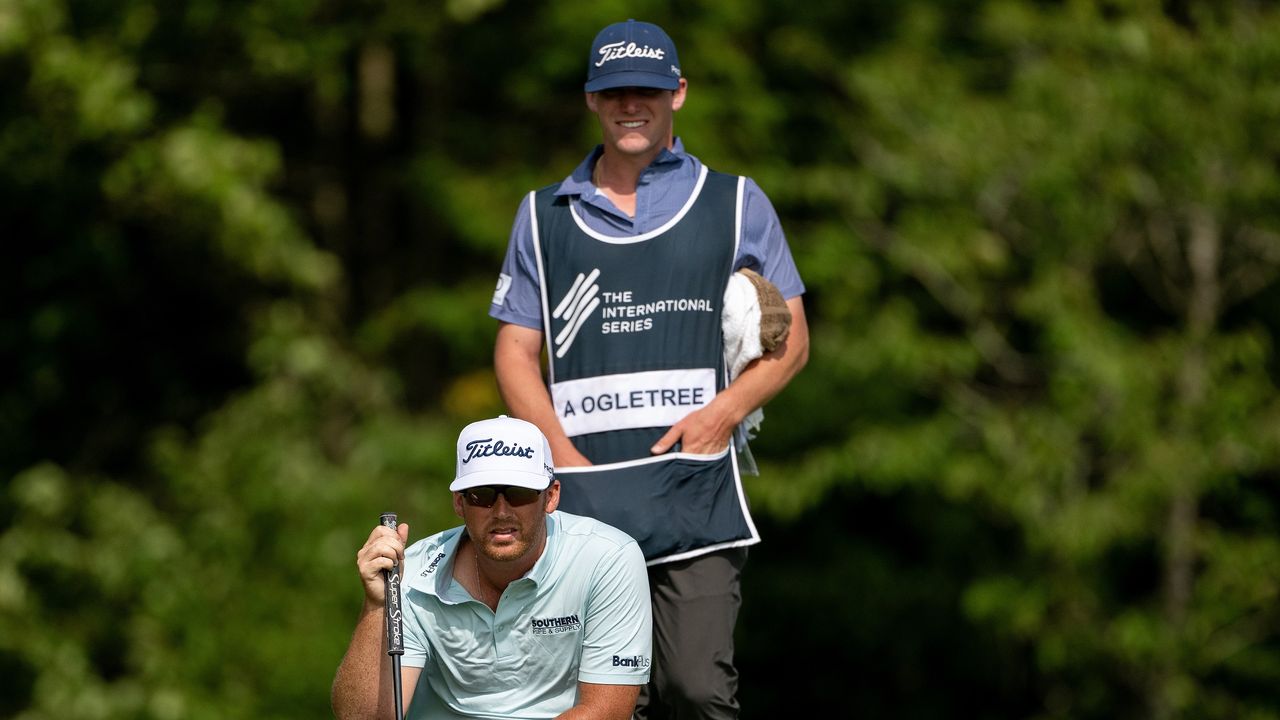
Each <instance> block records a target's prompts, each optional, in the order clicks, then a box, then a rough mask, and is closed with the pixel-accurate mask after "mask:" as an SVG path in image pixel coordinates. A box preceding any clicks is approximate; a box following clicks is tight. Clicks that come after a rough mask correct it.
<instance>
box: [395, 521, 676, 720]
mask: <svg viewBox="0 0 1280 720" xmlns="http://www.w3.org/2000/svg"><path fill="white" fill-rule="evenodd" d="M462 533H463V528H462V527H456V528H453V529H451V530H446V531H444V532H442V533H439V534H436V535H433V536H431V537H429V538H426V539H423V540H419V541H418V542H416V543H414V544H413V545H411V546H410V547H409V548H408V549H407V550H406V551H405V561H404V572H403V575H402V577H403V578H404V580H403V582H404V585H403V587H404V657H403V658H402V659H401V663H402V664H403V665H405V666H406V667H421V668H422V675H421V676H420V677H419V680H418V685H417V687H416V688H415V689H414V693H413V703H412V705H410V707H409V713H408V717H409V720H420V719H432V720H434V719H435V718H459V717H462V718H551V717H555V716H556V715H558V714H560V713H562V712H564V711H565V710H568V709H569V708H570V707H572V706H573V704H574V702H575V701H576V699H577V694H578V683H579V682H588V683H600V684H609V685H642V684H644V683H646V682H648V680H649V664H650V657H651V655H650V653H651V645H652V642H653V638H652V616H651V611H650V605H649V580H648V573H647V571H646V569H645V564H644V557H643V555H641V553H640V548H639V546H637V545H636V542H635V540H632V539H631V537H630V536H628V535H626V534H625V533H623V532H622V531H620V530H618V529H616V528H614V527H612V526H609V525H606V524H604V523H602V522H599V521H597V520H593V519H591V518H586V517H580V516H577V515H570V514H568V513H563V512H554V513H552V514H550V515H548V516H547V545H546V548H545V550H544V552H543V554H542V557H540V558H538V561H537V563H535V564H534V566H533V568H532V569H531V570H530V571H529V573H528V574H527V575H525V576H524V577H522V578H520V579H519V580H516V581H515V582H512V583H511V584H510V585H508V586H507V589H506V591H505V592H504V593H503V594H502V598H501V599H500V600H499V601H498V610H497V612H494V611H493V610H490V609H489V607H488V606H487V605H485V604H484V603H482V602H480V601H479V600H476V599H475V598H473V597H471V594H470V593H468V592H467V590H466V589H465V588H463V587H462V586H461V585H459V584H458V583H457V582H455V581H454V579H453V561H454V557H455V556H456V553H457V549H458V541H459V539H460V538H461V536H462Z"/></svg>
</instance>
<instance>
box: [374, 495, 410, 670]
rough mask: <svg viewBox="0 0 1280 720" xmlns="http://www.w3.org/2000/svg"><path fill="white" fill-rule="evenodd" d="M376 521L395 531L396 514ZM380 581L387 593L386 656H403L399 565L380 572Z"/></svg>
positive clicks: (385, 515)
mask: <svg viewBox="0 0 1280 720" xmlns="http://www.w3.org/2000/svg"><path fill="white" fill-rule="evenodd" d="M378 521H379V522H380V523H381V524H382V525H385V526H387V527H389V528H391V529H392V530H395V529H396V514H395V513H382V516H381V517H380V518H378ZM382 581H383V583H384V587H385V588H386V591H387V602H386V605H385V609H386V627H387V654H388V655H403V654H404V633H403V632H402V631H401V625H400V622H401V610H400V565H399V564H398V563H397V564H396V565H394V566H392V568H391V569H390V570H383V571H382Z"/></svg>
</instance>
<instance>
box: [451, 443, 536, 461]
mask: <svg viewBox="0 0 1280 720" xmlns="http://www.w3.org/2000/svg"><path fill="white" fill-rule="evenodd" d="M496 455H507V456H510V457H522V458H531V457H533V448H531V447H520V446H519V445H516V444H515V443H510V444H508V443H507V442H506V441H503V440H498V441H496V442H495V441H494V439H493V438H482V439H480V440H472V441H471V442H469V443H467V456H466V457H464V458H462V462H463V463H464V464H465V463H469V462H471V459H472V458H477V457H481V458H485V457H494V456H496Z"/></svg>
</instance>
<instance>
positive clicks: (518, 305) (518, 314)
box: [489, 193, 542, 330]
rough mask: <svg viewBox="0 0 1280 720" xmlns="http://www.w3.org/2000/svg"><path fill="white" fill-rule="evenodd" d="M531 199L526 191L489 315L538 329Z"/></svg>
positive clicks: (539, 302) (539, 294)
mask: <svg viewBox="0 0 1280 720" xmlns="http://www.w3.org/2000/svg"><path fill="white" fill-rule="evenodd" d="M532 202H533V193H529V194H528V195H525V197H524V200H522V201H521V202H520V207H519V208H518V209H517V210H516V217H515V220H514V221H513V222H512V224H511V237H510V239H509V240H508V241H507V254H506V257H505V258H503V260H502V270H501V271H500V272H499V273H498V282H497V286H496V287H495V289H494V292H493V299H492V302H491V303H490V305H489V315H490V317H493V318H496V319H498V320H501V321H503V322H509V323H513V324H515V325H521V326H523V327H527V328H533V329H535V330H540V329H541V328H542V290H541V288H540V286H539V281H538V258H537V255H536V254H535V252H534V247H533V222H532V216H531V215H532V214H531V210H530V206H531V204H532Z"/></svg>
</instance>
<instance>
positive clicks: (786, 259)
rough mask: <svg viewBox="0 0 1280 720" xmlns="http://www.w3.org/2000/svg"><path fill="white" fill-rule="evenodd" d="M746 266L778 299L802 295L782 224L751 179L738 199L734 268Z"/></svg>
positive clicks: (801, 283)
mask: <svg viewBox="0 0 1280 720" xmlns="http://www.w3.org/2000/svg"><path fill="white" fill-rule="evenodd" d="M743 267H748V268H751V269H752V270H755V271H756V272H758V273H760V274H761V275H762V276H764V278H765V279H766V280H768V281H769V282H771V283H773V284H774V286H775V287H777V288H778V291H779V292H781V293H782V297H783V298H786V299H788V300H790V299H791V298H793V297H797V296H799V295H803V294H804V282H803V281H801V279H800V271H799V270H798V269H796V263H795V260H794V259H793V258H792V257H791V247H790V246H789V245H788V244H787V236H786V235H785V234H784V233H783V232H782V223H781V221H779V220H778V213H777V212H776V211H775V210H774V209H773V203H771V202H769V198H768V196H766V195H765V194H764V191H763V190H761V189H760V186H759V185H757V184H756V182H755V181H754V180H752V179H751V178H747V179H746V183H745V187H744V188H743V198H742V242H741V243H740V245H739V247H738V257H737V259H736V260H735V262H734V269H735V270H737V269H739V268H743Z"/></svg>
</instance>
